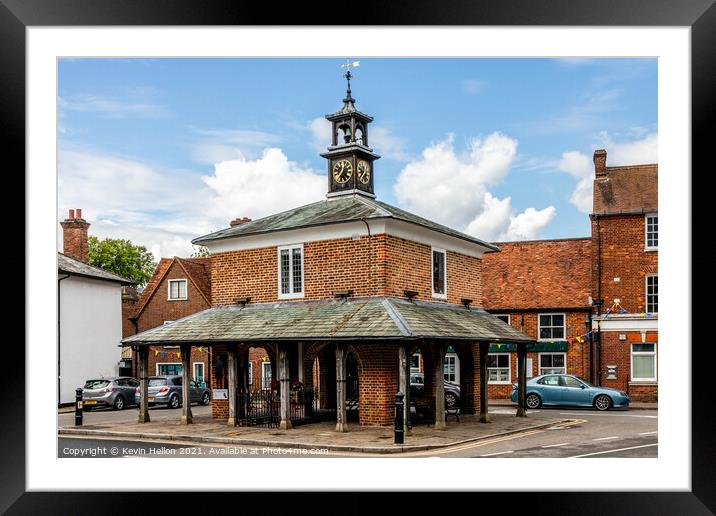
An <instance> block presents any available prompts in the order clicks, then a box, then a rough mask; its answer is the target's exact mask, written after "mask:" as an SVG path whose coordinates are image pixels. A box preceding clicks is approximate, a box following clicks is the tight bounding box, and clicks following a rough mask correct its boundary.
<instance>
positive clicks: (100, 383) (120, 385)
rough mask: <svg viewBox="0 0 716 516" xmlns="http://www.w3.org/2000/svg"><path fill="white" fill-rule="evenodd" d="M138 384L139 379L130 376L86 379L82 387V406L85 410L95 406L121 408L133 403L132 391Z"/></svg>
mask: <svg viewBox="0 0 716 516" xmlns="http://www.w3.org/2000/svg"><path fill="white" fill-rule="evenodd" d="M138 385H139V380H137V379H136V378H132V377H130V376H116V377H110V378H96V379H93V380H87V381H86V382H85V386H84V388H83V389H82V407H83V408H84V410H87V411H88V410H92V409H93V408H95V407H111V408H112V409H113V410H122V409H124V407H126V406H127V405H133V404H134V391H135V389H136V388H137V386H138Z"/></svg>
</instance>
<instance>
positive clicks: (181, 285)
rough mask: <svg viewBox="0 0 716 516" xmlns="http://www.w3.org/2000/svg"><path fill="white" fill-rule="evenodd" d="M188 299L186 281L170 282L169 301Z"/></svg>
mask: <svg viewBox="0 0 716 516" xmlns="http://www.w3.org/2000/svg"><path fill="white" fill-rule="evenodd" d="M186 298H187V294H186V280H185V279H176V280H169V298H168V299H169V301H180V300H182V299H186Z"/></svg>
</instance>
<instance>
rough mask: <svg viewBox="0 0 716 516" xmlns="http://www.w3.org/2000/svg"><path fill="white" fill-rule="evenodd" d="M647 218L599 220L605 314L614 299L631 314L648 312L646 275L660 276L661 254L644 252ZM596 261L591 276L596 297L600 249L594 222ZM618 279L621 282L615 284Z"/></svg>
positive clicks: (640, 216) (627, 216)
mask: <svg viewBox="0 0 716 516" xmlns="http://www.w3.org/2000/svg"><path fill="white" fill-rule="evenodd" d="M645 220H646V219H645V217H644V215H620V216H609V217H603V218H600V219H599V223H598V224H599V226H600V230H599V235H600V237H601V257H602V274H601V298H602V299H603V300H604V306H603V308H602V310H603V311H606V310H607V309H608V308H609V307H610V306H612V303H613V302H614V299H615V298H616V299H620V304H621V306H622V307H623V308H624V309H625V310H626V311H627V312H631V313H641V312H644V311H646V299H645V298H646V279H645V276H646V275H647V274H656V273H658V260H659V253H658V251H645V250H644V248H645V246H646V239H645V234H644V224H645ZM592 235H593V236H594V239H595V240H594V244H593V245H592V252H593V260H592V274H593V279H592V281H593V284H594V286H595V288H594V294H593V295H594V296H595V297H596V296H597V284H598V283H599V282H598V270H597V263H598V256H599V253H598V246H597V243H596V238H597V221H596V220H593V221H592ZM614 278H619V282H618V283H617V282H614Z"/></svg>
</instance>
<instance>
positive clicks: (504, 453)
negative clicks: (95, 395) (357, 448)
mask: <svg viewBox="0 0 716 516" xmlns="http://www.w3.org/2000/svg"><path fill="white" fill-rule="evenodd" d="M192 411H193V412H194V414H195V415H196V416H199V415H208V414H209V412H210V407H199V406H195V407H192ZM491 412H492V413H493V414H496V415H497V414H506V415H513V414H514V409H513V408H511V407H509V408H508V407H495V408H494V409H493V410H491ZM180 414H181V411H180V410H171V409H166V408H154V409H152V410H151V411H150V416H151V418H152V421H161V420H175V419H176V418H178V417H179V416H180ZM530 414H531V415H532V418H534V420H535V422H538V420H539V419H542V418H545V417H552V418H562V419H570V420H573V421H574V422H572V423H569V424H560V425H554V426H553V427H548V428H544V429H534V430H529V431H526V432H522V433H518V434H513V435H506V436H498V437H494V438H490V439H487V440H483V441H478V442H474V443H466V444H460V445H456V446H452V447H449V448H442V449H438V450H426V451H419V452H410V453H403V454H400V455H393V456H394V457H474V458H489V457H495V458H497V457H503V458H513V457H551V458H556V457H585V458H589V457H594V458H599V457H657V452H658V446H657V443H658V433H657V428H658V412H657V410H628V411H610V412H596V411H594V410H573V409H545V408H542V409H540V410H533V411H530ZM85 417H86V419H85V424H92V425H101V424H102V423H106V424H109V423H113V424H116V423H119V422H124V421H126V422H128V423H129V422H131V423H133V422H135V421H136V417H137V411H136V409H127V410H125V411H122V412H113V411H96V412H94V411H93V412H90V413H89V414H87V413H86V414H85ZM59 419H60V424H62V425H70V424H72V422H73V421H74V414H72V413H70V414H60V416H59ZM113 448H116V450H113ZM82 450H85V451H82ZM309 453H310V455H309ZM58 455H59V456H60V457H73V456H83V457H87V456H93V455H94V456H97V457H131V456H140V457H184V458H185V457H191V456H194V457H199V456H201V457H249V458H264V457H306V456H311V457H367V456H383V457H385V455H369V454H360V453H344V452H336V451H326V450H324V451H322V452H315V451H313V452H308V451H301V450H300V449H298V448H290V449H289V448H287V449H285V450H283V449H281V448H267V447H261V446H236V445H198V444H196V443H192V442H186V443H181V442H177V441H169V440H166V441H158V440H143V441H142V440H139V441H128V440H122V439H117V438H107V439H102V438H95V437H91V438H81V437H74V436H73V437H67V436H61V437H60V438H59V444H58Z"/></svg>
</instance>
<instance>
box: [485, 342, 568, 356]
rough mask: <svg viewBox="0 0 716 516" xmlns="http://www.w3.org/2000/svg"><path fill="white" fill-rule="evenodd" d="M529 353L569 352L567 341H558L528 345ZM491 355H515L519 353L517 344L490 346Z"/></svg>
mask: <svg viewBox="0 0 716 516" xmlns="http://www.w3.org/2000/svg"><path fill="white" fill-rule="evenodd" d="M527 351H533V352H549V351H554V352H558V351H567V341H566V340H557V341H551V342H543V341H538V342H534V343H531V344H527ZM489 352H490V353H515V352H517V344H514V343H495V344H491V345H490V349H489Z"/></svg>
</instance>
